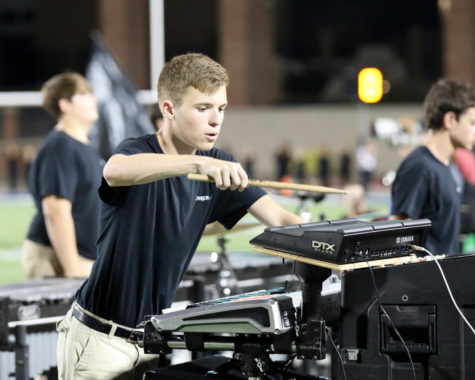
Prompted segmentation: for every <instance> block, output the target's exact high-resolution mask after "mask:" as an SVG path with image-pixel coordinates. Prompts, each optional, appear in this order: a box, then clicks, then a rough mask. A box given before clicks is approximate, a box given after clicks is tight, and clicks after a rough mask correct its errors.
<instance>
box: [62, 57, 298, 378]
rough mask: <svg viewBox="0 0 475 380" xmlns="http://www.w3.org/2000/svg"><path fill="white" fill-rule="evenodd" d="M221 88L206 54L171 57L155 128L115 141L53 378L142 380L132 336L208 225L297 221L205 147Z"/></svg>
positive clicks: (223, 82)
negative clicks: (86, 265) (91, 252)
mask: <svg viewBox="0 0 475 380" xmlns="http://www.w3.org/2000/svg"><path fill="white" fill-rule="evenodd" d="M228 83H229V79H228V74H227V72H226V70H225V69H224V67H222V66H221V65H220V64H219V63H217V62H215V61H213V60H212V59H210V58H209V57H207V56H205V55H202V54H185V55H180V56H177V57H175V58H173V59H172V60H171V61H170V62H168V63H167V64H166V65H165V66H164V68H163V69H162V71H161V73H160V78H159V80H158V99H159V107H160V109H161V111H162V113H163V116H164V122H163V125H162V126H161V127H160V130H159V131H158V132H157V133H156V134H149V135H145V136H141V137H137V138H130V139H126V140H124V141H123V142H122V143H121V144H119V146H118V147H117V148H116V150H115V152H114V154H113V155H112V157H111V158H110V159H109V161H108V162H107V164H106V165H105V167H104V172H103V179H102V184H101V186H100V189H99V195H100V198H101V200H102V211H101V223H100V234H99V239H98V258H97V261H96V262H95V264H94V267H93V270H92V273H91V276H90V277H89V278H88V279H87V280H86V281H85V282H84V284H83V285H82V287H81V288H80V289H79V291H78V293H77V294H76V303H75V304H73V306H72V308H71V309H70V311H69V312H68V314H67V315H66V317H65V318H64V319H63V320H62V321H61V322H60V323H59V324H58V326H57V330H58V332H59V338H58V373H59V378H60V379H71V378H75V377H76V376H77V377H80V378H81V379H122V378H124V379H133V378H139V379H141V378H142V374H143V372H144V371H145V370H146V369H147V368H150V367H153V366H156V364H157V363H156V361H157V360H156V356H154V355H147V354H144V351H143V348H140V347H139V345H138V341H139V339H137V338H138V336H139V335H140V334H141V333H142V332H141V331H140V330H139V329H137V330H135V331H133V330H134V329H136V328H137V326H138V325H139V324H140V323H141V322H143V321H144V320H145V317H146V316H148V315H154V314H159V313H161V312H162V310H163V309H165V308H168V307H170V305H171V303H172V301H173V299H174V297H175V292H176V290H177V288H178V285H179V283H180V281H181V279H182V277H183V275H184V274H185V271H186V269H187V268H188V265H189V263H190V261H191V258H192V256H193V254H194V252H195V249H196V247H197V245H198V243H199V240H200V238H201V236H202V234H203V231H204V229H205V227H206V225H207V224H209V223H212V222H215V221H218V222H220V223H221V224H222V225H224V226H225V227H226V228H227V229H230V228H232V227H233V226H234V225H235V224H236V223H237V222H238V220H240V219H241V218H242V217H243V216H244V215H245V214H246V213H247V212H250V213H251V214H252V215H253V216H254V217H256V218H257V219H258V220H259V221H260V222H261V223H264V224H266V225H268V226H278V225H288V224H298V223H302V222H303V221H302V219H301V218H299V217H297V216H296V215H294V214H292V213H290V212H288V211H286V210H284V209H283V208H282V207H280V206H279V205H278V204H277V203H276V202H275V201H274V200H273V199H272V198H271V197H269V196H268V195H267V194H266V193H265V191H264V190H262V189H260V188H258V187H247V184H248V177H247V175H246V172H245V171H244V169H243V167H242V166H241V165H240V164H239V163H238V162H236V161H235V160H234V158H233V156H231V155H230V154H228V153H226V152H224V151H222V150H220V149H216V148H214V144H215V143H216V141H217V139H218V136H219V134H220V132H221V128H222V123H223V118H224V112H225V109H226V107H227V105H228V102H227V95H226V87H227V85H228ZM190 173H197V174H203V175H207V176H209V177H211V178H212V179H213V180H214V183H209V182H201V181H191V180H189V179H188V178H187V176H186V175H187V174H190Z"/></svg>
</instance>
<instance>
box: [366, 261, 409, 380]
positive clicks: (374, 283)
mask: <svg viewBox="0 0 475 380" xmlns="http://www.w3.org/2000/svg"><path fill="white" fill-rule="evenodd" d="M366 264H367V265H368V268H369V273H371V280H372V281H373V287H374V291H375V292H376V297H377V299H378V306H379V308H380V309H381V310H382V311H383V313H384V315H385V316H386V318H387V319H388V321H389V324H390V325H391V327H392V328H393V330H394V332H395V333H396V335H397V337H398V339H399V340H400V341H401V343H402V345H403V346H404V349H405V350H406V353H407V356H408V358H409V361H410V362H411V368H412V375H413V377H414V380H417V379H416V368H415V366H414V362H413V361H412V356H411V352H410V351H409V347H407V344H406V342H405V341H404V339H403V338H402V336H401V334H400V333H399V331H398V329H397V328H396V326H395V325H394V322H393V320H392V319H391V317H390V316H389V314H388V313H387V312H386V309H385V308H384V307H383V304H382V302H381V295H380V294H379V290H378V286H377V285H376V279H375V277H374V273H373V268H372V267H371V265H370V264H369V261H366Z"/></svg>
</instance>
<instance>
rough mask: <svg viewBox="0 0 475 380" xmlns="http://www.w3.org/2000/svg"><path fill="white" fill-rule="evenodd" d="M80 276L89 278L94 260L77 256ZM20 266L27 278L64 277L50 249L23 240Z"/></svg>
mask: <svg viewBox="0 0 475 380" xmlns="http://www.w3.org/2000/svg"><path fill="white" fill-rule="evenodd" d="M79 258H80V260H81V267H82V275H81V277H89V274H90V273H91V269H92V264H94V260H90V259H87V258H85V257H82V256H79ZM21 264H22V267H23V270H24V271H25V273H26V275H27V277H28V278H42V277H61V276H63V275H64V272H63V268H62V267H61V263H60V262H59V260H58V256H57V255H56V253H55V252H54V250H53V248H52V247H49V246H46V245H43V244H38V243H35V242H34V241H31V240H25V241H24V243H23V246H22V247H21Z"/></svg>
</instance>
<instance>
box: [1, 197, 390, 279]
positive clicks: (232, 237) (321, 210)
mask: <svg viewBox="0 0 475 380" xmlns="http://www.w3.org/2000/svg"><path fill="white" fill-rule="evenodd" d="M279 202H283V206H284V207H286V208H287V209H289V210H291V211H295V210H296V207H297V206H298V202H297V201H296V200H292V199H289V198H279ZM308 206H309V211H310V212H311V214H312V220H320V218H321V217H324V218H325V219H338V218H341V217H342V216H343V215H344V213H345V210H344V208H343V205H342V204H341V202H340V201H339V199H338V198H335V197H334V198H332V199H330V200H328V201H323V202H321V203H318V204H309V205H308ZM370 207H371V209H372V210H376V211H378V212H381V213H384V212H385V210H386V202H385V201H384V200H380V201H373V202H371V203H370ZM33 215H34V207H33V204H32V202H31V200H29V198H28V197H26V196H25V197H19V198H18V197H11V198H10V197H7V196H4V197H2V198H1V200H0V227H1V228H0V284H6V283H11V282H18V281H22V280H24V279H25V276H24V274H23V273H22V270H21V266H20V261H19V250H20V246H21V244H22V241H23V239H24V237H25V235H26V231H27V229H28V226H29V223H30V221H31V218H32V217H33ZM252 221H253V218H252V217H250V216H246V217H245V218H243V222H244V223H245V222H252ZM263 228H264V227H261V226H258V227H253V228H252V229H248V230H245V231H238V232H232V233H229V234H227V235H226V236H225V237H226V239H227V241H226V249H227V251H229V252H246V251H250V250H251V247H250V245H249V240H251V239H252V238H253V237H254V236H256V235H258V234H259V233H260V232H261V231H262V230H263ZM219 237H220V236H217V235H215V236H207V237H204V238H203V239H202V240H201V242H200V244H199V246H198V250H197V251H198V252H211V251H219V249H220V248H219V245H218V243H217V239H218V238H219Z"/></svg>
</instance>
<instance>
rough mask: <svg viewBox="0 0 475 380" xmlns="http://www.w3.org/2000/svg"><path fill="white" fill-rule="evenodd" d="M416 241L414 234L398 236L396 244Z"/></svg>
mask: <svg viewBox="0 0 475 380" xmlns="http://www.w3.org/2000/svg"><path fill="white" fill-rule="evenodd" d="M412 242H414V235H409V236H398V237H397V238H396V244H405V243H412Z"/></svg>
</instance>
